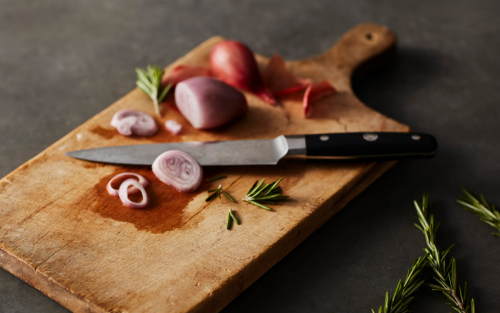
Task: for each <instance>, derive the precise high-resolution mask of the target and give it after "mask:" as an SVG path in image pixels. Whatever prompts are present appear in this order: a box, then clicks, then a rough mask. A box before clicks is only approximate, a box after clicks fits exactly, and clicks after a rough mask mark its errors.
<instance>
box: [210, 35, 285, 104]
mask: <svg viewBox="0 0 500 313" xmlns="http://www.w3.org/2000/svg"><path fill="white" fill-rule="evenodd" d="M210 66H211V69H212V72H213V74H214V75H215V76H216V77H217V78H219V79H220V80H222V81H223V82H225V83H227V84H229V85H231V86H234V87H237V88H241V89H245V90H248V91H250V92H252V93H254V94H256V95H257V96H258V97H260V98H261V99H262V100H264V101H266V102H267V103H270V104H275V103H276V99H275V98H274V96H273V95H272V93H271V92H270V91H269V89H267V87H266V86H265V85H264V83H263V81H262V78H261V76H260V73H259V68H258V66H257V62H256V61H255V57H254V54H253V52H252V51H251V50H250V49H249V48H248V47H247V46H246V45H244V44H243V43H241V42H239V41H235V40H224V41H222V42H220V43H218V44H216V45H215V46H214V47H213V48H212V51H211V52H210Z"/></svg>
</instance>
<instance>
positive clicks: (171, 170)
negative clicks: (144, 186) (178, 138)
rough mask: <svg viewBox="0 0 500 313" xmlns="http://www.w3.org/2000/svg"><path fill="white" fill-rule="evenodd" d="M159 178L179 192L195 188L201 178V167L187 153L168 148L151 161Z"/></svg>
mask: <svg viewBox="0 0 500 313" xmlns="http://www.w3.org/2000/svg"><path fill="white" fill-rule="evenodd" d="M153 173H154V174H155V175H156V177H158V179H159V180H161V181H162V182H164V183H165V184H167V185H170V186H172V187H174V188H175V189H177V190H179V191H181V192H190V191H194V190H196V188H198V186H199V185H200V184H201V181H202V179H203V169H202V168H201V166H200V164H199V163H198V161H196V160H195V159H194V158H193V157H192V156H190V155H189V154H187V153H185V152H182V151H178V150H170V151H167V152H165V153H162V154H160V155H159V156H158V157H157V158H156V160H155V161H154V163H153Z"/></svg>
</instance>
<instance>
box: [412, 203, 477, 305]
mask: <svg viewBox="0 0 500 313" xmlns="http://www.w3.org/2000/svg"><path fill="white" fill-rule="evenodd" d="M414 204H415V209H416V210H417V215H418V220H419V223H420V225H418V224H415V226H417V228H418V229H420V231H421V232H422V233H423V234H424V236H425V242H426V245H427V247H426V248H424V251H425V252H426V253H427V260H428V263H429V266H430V267H431V269H432V270H433V272H434V274H435V276H434V280H435V282H436V283H437V285H434V284H431V285H430V287H431V288H432V289H433V290H438V291H441V292H442V293H443V294H444V296H445V297H446V298H447V299H448V300H449V301H450V303H448V305H449V306H450V307H451V308H452V309H454V310H455V311H457V312H459V313H473V312H475V307H474V299H471V301H468V299H467V298H466V297H465V294H466V288H467V287H465V288H464V295H463V297H462V296H461V295H460V296H459V294H458V293H457V273H456V271H457V265H456V260H455V258H453V257H451V258H450V260H449V261H448V265H446V263H447V261H446V256H447V254H448V253H449V251H450V249H451V248H452V247H453V246H451V247H449V248H448V249H446V250H445V251H444V252H441V251H439V249H438V248H437V246H436V233H437V229H438V227H439V223H437V224H435V223H434V216H433V215H431V216H430V218H429V217H428V212H427V211H428V207H429V195H428V194H424V195H423V197H422V203H421V204H419V203H418V202H417V201H414ZM466 285H467V284H465V286H466ZM459 290H460V294H461V288H460V286H459Z"/></svg>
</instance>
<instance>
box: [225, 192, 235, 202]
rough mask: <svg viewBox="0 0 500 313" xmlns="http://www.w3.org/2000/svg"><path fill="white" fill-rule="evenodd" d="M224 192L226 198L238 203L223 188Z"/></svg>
mask: <svg viewBox="0 0 500 313" xmlns="http://www.w3.org/2000/svg"><path fill="white" fill-rule="evenodd" d="M222 193H223V194H224V195H225V196H226V198H228V199H229V200H231V201H233V202H234V203H236V201H235V200H234V199H233V198H232V197H231V196H230V195H228V194H227V192H225V191H224V190H222Z"/></svg>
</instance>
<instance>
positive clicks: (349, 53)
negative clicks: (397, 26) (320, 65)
mask: <svg viewBox="0 0 500 313" xmlns="http://www.w3.org/2000/svg"><path fill="white" fill-rule="evenodd" d="M395 47H396V35H395V34H394V33H393V32H392V31H391V30H390V29H389V28H387V27H385V26H382V25H379V24H373V23H369V24H360V25H357V26H355V27H353V28H351V29H350V30H349V31H348V32H346V33H345V34H344V35H343V36H342V37H341V38H340V39H339V41H337V43H336V44H335V45H334V46H333V47H332V48H330V49H329V50H328V51H326V52H325V53H324V54H323V55H321V57H322V58H323V59H324V61H326V62H327V63H329V64H330V65H331V66H335V67H336V68H337V69H338V70H339V71H341V72H342V73H343V74H344V75H346V76H347V77H352V75H353V73H354V71H355V70H356V69H357V68H358V67H360V65H362V64H366V65H367V66H366V67H365V66H363V72H366V71H368V70H372V69H373V68H375V67H379V66H380V65H383V64H384V63H386V62H385V61H387V60H390V59H391V58H392V55H393V53H392V52H394V50H395ZM369 60H372V61H371V62H367V61H369ZM360 70H361V68H360Z"/></svg>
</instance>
